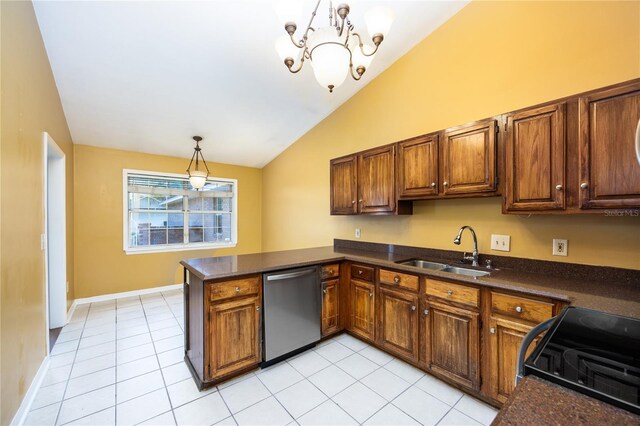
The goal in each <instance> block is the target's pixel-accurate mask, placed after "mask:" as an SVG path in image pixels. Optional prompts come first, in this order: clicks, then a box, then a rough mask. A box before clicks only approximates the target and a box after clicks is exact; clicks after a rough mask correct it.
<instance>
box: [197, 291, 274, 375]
mask: <svg viewBox="0 0 640 426" xmlns="http://www.w3.org/2000/svg"><path fill="white" fill-rule="evenodd" d="M208 343H209V351H208V354H209V360H208V361H209V363H208V366H209V368H208V370H209V371H208V375H207V376H208V378H214V377H221V376H224V375H227V374H229V373H232V372H234V371H236V370H240V369H243V368H245V367H248V366H251V365H254V364H258V363H259V362H260V361H261V358H262V357H261V345H260V297H250V298H244V299H240V300H236V299H232V300H230V301H228V302H222V303H214V304H212V305H210V306H209V324H208Z"/></svg>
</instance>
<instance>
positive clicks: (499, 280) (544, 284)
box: [180, 246, 640, 318]
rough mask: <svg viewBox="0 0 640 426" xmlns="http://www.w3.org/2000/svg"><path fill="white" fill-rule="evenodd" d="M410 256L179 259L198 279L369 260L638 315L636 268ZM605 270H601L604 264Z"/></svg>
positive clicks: (351, 253) (338, 251)
mask: <svg viewBox="0 0 640 426" xmlns="http://www.w3.org/2000/svg"><path fill="white" fill-rule="evenodd" d="M436 256H437V253H436V254H435V255H431V256H429V257H423V258H426V259H427V260H433V261H442V262H445V263H452V260H451V258H445V257H444V256H442V255H441V257H436ZM411 257H415V256H410V255H408V252H406V251H404V252H402V251H400V250H395V251H386V252H383V251H373V250H363V249H359V248H353V247H344V246H334V247H332V246H328V247H317V248H309V249H299V250H286V251H277V252H267V253H255V254H245V255H237V256H221V257H209V258H202V259H190V260H184V261H182V262H180V263H181V264H182V265H183V266H184V267H185V268H187V269H188V270H189V271H190V272H191V273H193V274H195V275H196V276H197V277H199V278H200V279H203V280H218V279H224V278H231V277H236V276H242V275H248V274H256V273H263V272H271V271H278V270H282V269H288V268H295V267H301V266H307V265H315V264H320V263H329V262H336V261H341V260H349V261H354V262H363V263H369V264H374V265H377V266H381V267H386V268H393V269H395V270H399V271H405V272H410V273H414V274H421V275H426V276H431V277H433V278H443V279H450V280H456V281H459V282H467V283H471V284H475V285H480V286H490V287H495V288H499V289H505V290H514V291H519V292H524V293H529V294H532V295H536V296H545V297H551V298H554V299H559V300H564V301H567V302H570V303H571V304H572V305H574V306H579V307H583V308H589V309H595V310H599V311H604V312H608V313H612V314H617V315H623V316H628V317H635V318H640V271H637V277H638V279H636V275H635V272H636V271H629V272H631V274H632V275H631V279H629V280H627V281H623V280H616V279H606V278H603V275H604V274H601V275H599V276H596V278H595V279H593V280H590V279H588V278H585V277H582V276H581V277H578V278H576V277H574V275H573V274H567V273H561V274H551V273H532V272H524V271H522V270H519V269H518V268H517V265H515V266H514V265H513V262H512V264H511V265H510V267H509V268H501V267H500V265H497V266H498V268H499V269H496V270H493V271H492V273H491V275H487V276H484V277H477V278H475V277H468V276H462V275H458V274H452V273H447V272H439V271H433V270H426V269H420V268H416V267H412V266H406V265H400V264H397V263H395V262H397V261H401V260H406V259H409V258H411ZM603 269H605V268H603Z"/></svg>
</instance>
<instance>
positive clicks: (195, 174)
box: [187, 136, 209, 189]
mask: <svg viewBox="0 0 640 426" xmlns="http://www.w3.org/2000/svg"><path fill="white" fill-rule="evenodd" d="M193 140H194V141H196V146H195V148H194V149H193V155H192V156H191V161H190V162H189V167H187V175H189V183H190V184H191V186H192V187H193V188H194V189H202V188H203V187H204V185H205V184H206V183H207V178H208V177H209V167H208V166H207V162H206V161H204V156H203V155H202V148H200V141H201V140H202V138H201V137H200V136H194V137H193ZM200 162H202V164H203V165H204V170H202V168H201V167H200Z"/></svg>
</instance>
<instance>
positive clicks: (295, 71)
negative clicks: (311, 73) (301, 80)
mask: <svg viewBox="0 0 640 426" xmlns="http://www.w3.org/2000/svg"><path fill="white" fill-rule="evenodd" d="M306 52H307V49H305V51H304V53H303V54H302V58H301V59H300V66H299V67H298V69H295V70H294V69H291V68H289V72H290V73H291V74H296V73H297V72H299V71H300V70H301V69H302V66H303V65H304V55H305V53H306Z"/></svg>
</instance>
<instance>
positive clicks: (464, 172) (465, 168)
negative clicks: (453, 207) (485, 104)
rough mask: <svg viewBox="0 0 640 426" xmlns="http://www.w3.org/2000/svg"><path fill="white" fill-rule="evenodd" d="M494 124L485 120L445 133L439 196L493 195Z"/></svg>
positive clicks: (495, 186) (495, 145)
mask: <svg viewBox="0 0 640 426" xmlns="http://www.w3.org/2000/svg"><path fill="white" fill-rule="evenodd" d="M497 129H498V127H497V123H496V120H484V121H480V122H477V123H471V124H467V125H463V126H458V127H454V128H451V129H448V130H446V131H445V132H444V137H443V141H442V158H441V163H442V192H443V194H444V195H453V194H455V195H459V194H477V193H485V192H495V191H496V189H497V179H496V177H497V176H496V170H497V165H496V159H497V155H496V147H497V144H496V133H497Z"/></svg>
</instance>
